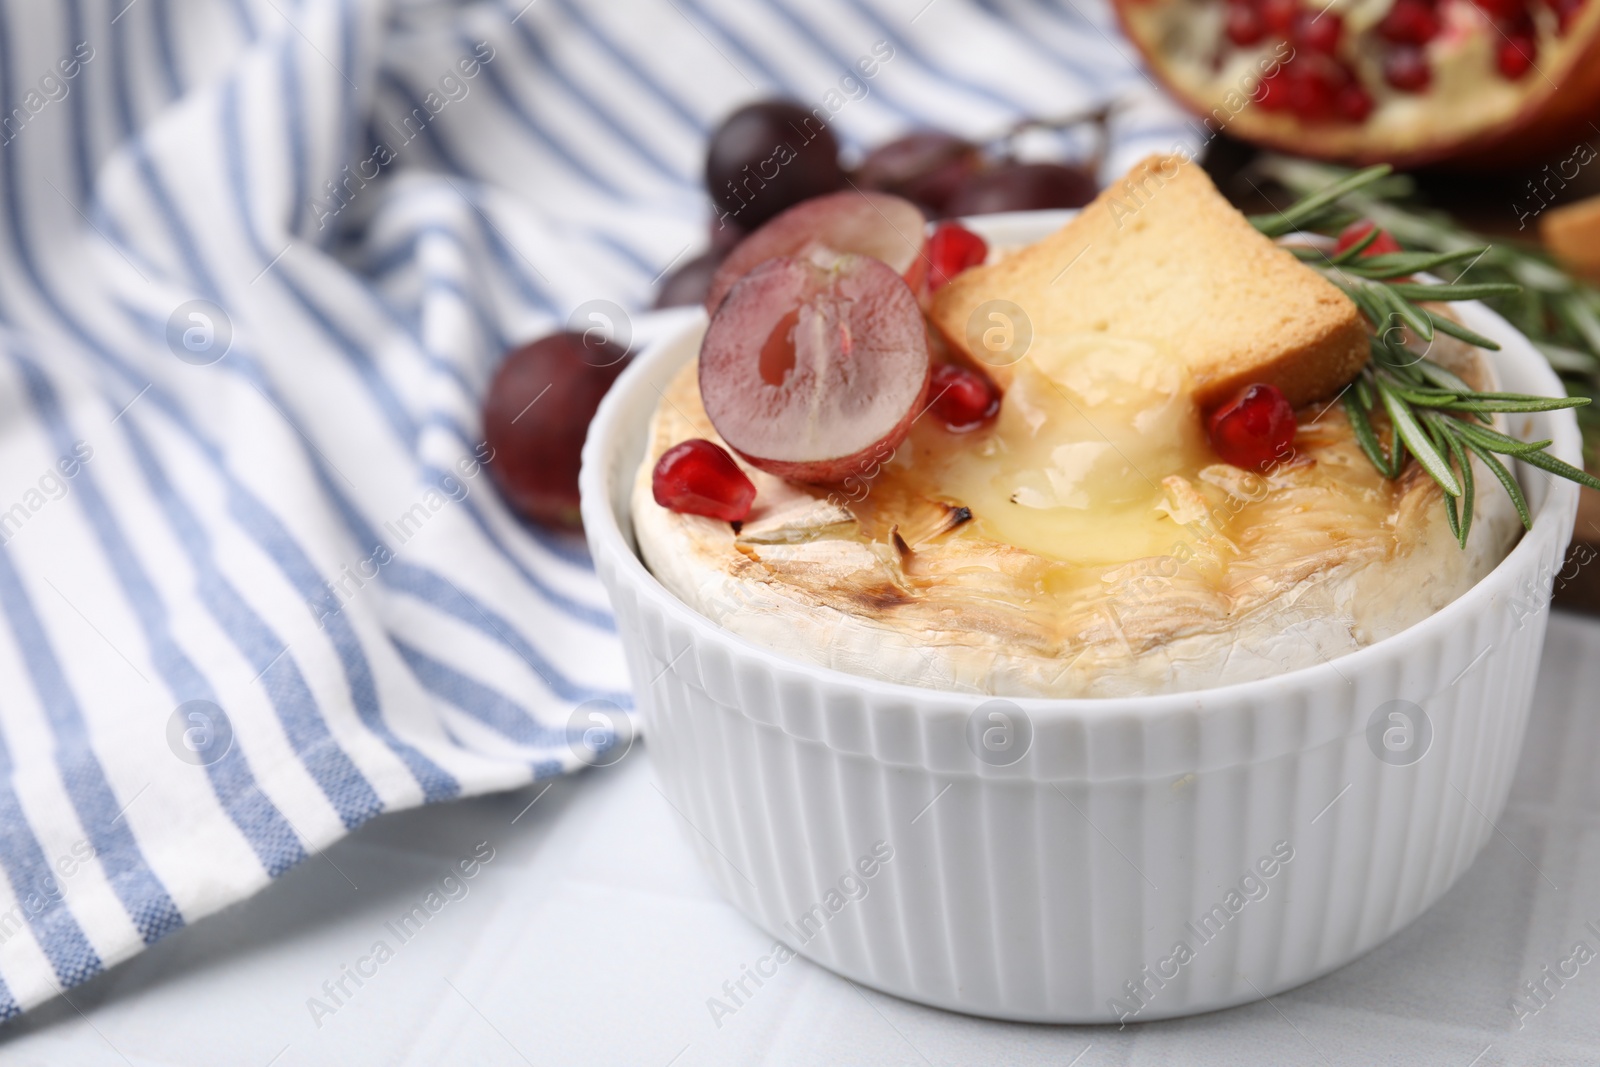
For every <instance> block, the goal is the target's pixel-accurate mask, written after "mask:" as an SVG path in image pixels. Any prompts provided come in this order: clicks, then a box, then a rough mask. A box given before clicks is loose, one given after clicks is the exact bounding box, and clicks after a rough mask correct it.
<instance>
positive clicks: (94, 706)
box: [0, 0, 1194, 1018]
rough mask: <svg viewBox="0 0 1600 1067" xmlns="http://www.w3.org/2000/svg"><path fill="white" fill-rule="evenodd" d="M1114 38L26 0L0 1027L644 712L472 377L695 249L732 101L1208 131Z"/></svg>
mask: <svg viewBox="0 0 1600 1067" xmlns="http://www.w3.org/2000/svg"><path fill="white" fill-rule="evenodd" d="M1114 36H1115V34H1114V30H1113V29H1112V27H1111V23H1110V19H1109V17H1108V15H1107V12H1106V11H1105V9H1104V8H1102V7H1101V6H1099V5H1098V3H1091V2H1087V0H1086V2H1084V3H1079V2H1078V0H1061V2H1060V3H1059V4H1057V3H1053V2H1046V0H991V2H988V3H982V4H975V3H971V2H968V0H934V2H932V3H928V4H923V3H922V0H917V3H915V4H913V3H909V2H902V0H821V2H805V3H802V2H801V0H766V2H763V3H759V4H758V3H752V2H749V0H631V2H627V3H623V2H613V3H606V4H583V3H581V2H580V0H536V2H531V3H527V4H526V5H524V4H523V2H522V0H507V2H504V3H470V4H451V3H443V2H434V3H382V2H379V0H343V2H340V0H300V2H298V3H296V2H293V0H52V2H49V3H41V2H38V0H8V2H5V3H0V70H3V71H4V80H3V85H0V541H3V542H4V547H3V549H0V616H3V622H0V742H3V744H0V1018H9V1017H11V1016H12V1015H15V1014H17V1013H18V1012H19V1011H21V1010H22V1009H23V1008H25V1007H27V1006H30V1005H33V1004H36V1003H38V1002H40V1001H41V1000H43V999H45V998H47V997H49V996H51V995H53V994H54V993H55V992H56V991H58V990H59V989H61V988H62V987H65V986H71V985H73V984H75V983H78V982H81V981H83V980H85V979H87V978H89V977H92V976H93V975H95V974H97V973H99V972H100V971H101V970H103V969H104V968H106V967H107V966H109V965H110V964H112V963H115V962H116V961H118V960H121V959H124V958H126V957H128V956H130V955H132V954H134V953H135V952H137V951H139V950H140V949H141V948H143V947H144V946H145V945H148V944H149V943H151V942H153V941H155V940H157V939H158V938H160V937H162V936H163V935H165V934H167V933H169V932H171V931H173V930H175V929H177V928H179V927H181V926H183V925H185V924H187V923H190V922H193V921H194V920H195V919H197V918H199V917H201V916H203V915H206V914H207V913H209V912H212V911H215V910H217V909H218V908H221V907H222V906H224V905H226V904H229V903H231V902H233V901H236V900H239V899H241V898H243V897H245V896H247V895H249V894H251V893H253V892H255V891H257V890H259V889H261V888H262V887H263V886H264V885H266V884H267V883H268V882H269V881H270V880H271V879H272V878H274V877H277V876H278V875H280V874H282V873H283V872H284V871H286V870H288V869H289V868H290V867H292V866H294V865H295V864H296V863H298V862H300V861H301V860H302V859H304V858H305V857H306V856H307V855H308V854H310V853H312V852H314V851H316V850H318V849H321V848H323V847H324V846H326V845H328V844H329V843H331V842H332V841H334V840H335V839H337V838H339V837H340V836H341V835H343V834H345V833H347V832H348V831H350V830H351V829H353V828H354V827H356V826H357V825H359V824H361V823H362V822H363V821H365V820H366V819H368V818H370V817H371V816H373V815H375V814H378V813H380V812H384V811H393V810H397V809H402V808H407V807H411V806H414V805H417V804H420V803H423V802H426V801H436V800H445V799H449V798H452V797H458V796H463V795H468V794H473V793H481V792H485V791H489V790H496V789H506V788H511V787H515V786H519V785H522V784H525V783H527V782H529V781H530V780H533V779H534V778H536V777H540V776H547V775H553V774H558V773H561V772H564V771H567V770H570V769H572V768H573V767H574V766H575V765H576V759H575V756H574V753H573V751H572V750H571V749H570V748H569V746H568V745H567V744H566V736H567V722H568V719H569V716H571V715H572V714H573V712H574V710H575V709H577V708H578V707H579V706H580V705H584V704H587V703H589V702H593V701H600V702H604V703H602V704H600V705H598V706H599V707H601V708H602V709H604V708H606V707H607V706H610V707H611V709H612V710H613V712H614V713H615V715H617V716H623V717H625V716H626V715H627V714H628V712H627V710H626V709H628V708H630V707H631V701H630V697H629V695H628V685H627V680H626V678H625V676H624V672H623V668H622V662H621V657H620V655H619V651H618V649H617V647H616V642H615V637H614V627H613V625H612V622H611V618H610V614H609V610H608V608H607V606H606V604H605V601H604V597H603V595H602V592H601V590H600V588H599V586H598V584H597V583H596V582H595V580H594V577H593V574H592V572H591V570H590V568H589V566H588V563H587V559H586V556H585V554H584V553H583V551H582V548H581V545H579V544H577V543H575V542H573V541H572V540H571V539H563V538H561V537H557V536H554V535H551V534H548V533H545V532H541V531H538V530H533V529H530V528H528V527H526V526H524V525H523V524H521V523H519V522H518V521H517V520H516V519H515V518H514V517H513V516H512V515H511V514H509V513H508V512H507V510H506V509H505V508H504V506H502V504H501V503H500V502H499V500H498V499H497V498H496V496H495V494H494V492H493V491H492V489H491V487H490V485H489V484H488V476H487V474H485V473H483V472H482V470H481V469H480V467H479V466H478V464H477V457H478V456H479V455H481V454H482V453H481V452H480V451H479V449H480V445H481V441H480V436H479V435H480V429H479V424H478V416H477V411H478V404H479V400H480V396H481V393H482V391H483V389H484V386H485V383H486V381H487V378H488V376H489V374H490V372H491V371H492V369H493V367H494V365H495V363H496V361H497V360H498V358H499V357H500V355H501V353H502V352H504V351H505V350H506V348H507V347H508V346H510V345H511V344H513V343H516V342H520V341H523V340H527V339H530V338H532V337H534V336H537V335H539V334H541V333H544V332H547V331H549V330H551V329H553V328H557V327H559V326H560V325H562V324H563V323H564V322H565V321H566V319H567V317H568V316H569V315H570V314H571V313H572V312H573V310H574V309H575V308H576V307H577V306H578V305H580V304H582V303H584V302H586V301H589V300H595V299H604V300H610V301H614V302H616V303H618V304H621V305H624V306H626V307H629V308H634V309H637V308H639V307H640V306H642V305H643V304H645V303H646V302H647V301H648V299H649V297H650V294H651V288H652V283H653V280H654V279H655V277H656V276H657V275H658V274H660V273H661V272H662V271H663V270H664V269H665V268H667V267H668V266H669V265H671V264H672V263H674V262H677V261H681V260H682V259H684V258H687V257H688V256H690V255H693V254H695V252H696V251H697V250H698V247H699V246H700V244H701V242H702V238H703V235H704V233H705V227H706V224H707V218H708V211H707V206H706V203H705V199H704V194H703V193H702V192H701V190H700V189H699V169H700V161H701V157H702V152H703V144H704V139H705V137H706V135H707V133H708V131H710V130H711V129H713V128H714V126H715V124H716V122H717V121H718V120H719V119H720V117H721V116H722V115H723V114H725V113H726V112H727V111H728V110H730V109H731V108H732V107H734V106H735V105H737V104H739V103H741V102H743V101H744V100H746V99H748V98H751V97H755V96H759V95H765V94H770V93H774V92H780V91H781V92H787V93H790V94H792V95H794V96H796V97H798V98H799V99H801V100H803V101H808V102H812V101H814V102H816V103H817V104H818V105H820V106H825V107H827V108H828V109H829V110H830V111H834V110H837V115H836V116H835V118H834V123H835V126H836V128H837V129H838V131H839V132H840V134H841V136H842V139H843V140H844V142H845V143H846V144H847V145H848V146H850V148H851V149H852V150H854V151H859V149H860V147H861V145H863V144H864V143H868V142H871V141H875V140H878V139H881V138H884V137H887V136H889V135H891V134H893V133H896V132H898V131H899V130H901V129H902V128H905V127H907V126H910V125H913V124H929V125H939V126H944V127H948V128H953V129H956V130H958V131H962V132H967V133H971V134H978V133H991V132H994V131H996V130H1000V129H1003V128H1005V127H1006V126H1008V125H1009V124H1010V123H1011V122H1012V121H1014V120H1015V119H1016V118H1017V117H1018V116H1019V115H1021V114H1024V113H1034V114H1046V115H1049V114H1056V113H1058V112H1063V111H1072V110H1075V109H1078V108H1080V107H1082V106H1084V105H1085V104H1088V103H1091V102H1095V101H1102V100H1105V99H1109V98H1112V97H1116V98H1118V99H1125V100H1127V101H1128V102H1129V106H1128V107H1127V108H1126V109H1125V110H1123V111H1122V112H1120V113H1119V115H1118V118H1117V120H1116V122H1115V124H1114V138H1113V144H1112V151H1111V153H1110V156H1109V158H1108V160H1107V167H1108V168H1111V169H1115V168H1118V167H1121V166H1123V165H1125V164H1126V163H1127V162H1128V161H1130V160H1131V159H1132V158H1134V157H1136V156H1138V155H1141V154H1143V153H1144V152H1146V151H1149V150H1155V149H1170V148H1172V147H1173V146H1174V145H1177V144H1193V143H1194V142H1193V134H1192V133H1191V132H1190V131H1189V128H1188V127H1186V126H1185V125H1184V124H1183V123H1182V122H1181V120H1180V119H1179V118H1178V117H1177V115H1176V114H1175V112H1174V111H1173V110H1172V109H1171V108H1170V107H1168V106H1167V105H1165V104H1163V103H1161V102H1159V100H1157V99H1156V98H1155V95H1154V93H1153V90H1152V89H1151V87H1150V85H1149V84H1148V83H1147V82H1146V80H1145V79H1144V78H1143V76H1142V75H1140V74H1138V73H1137V72H1136V70H1135V69H1134V68H1133V66H1132V65H1131V62H1130V61H1129V60H1128V59H1127V57H1126V52H1127V49H1126V46H1125V45H1120V44H1117V43H1116V42H1115V40H1114ZM878 42H884V43H885V46H886V47H887V48H888V49H889V50H890V51H891V52H892V58H891V59H889V60H887V61H885V62H884V63H883V64H882V66H881V69H880V70H879V71H878V72H877V73H876V74H875V75H874V77H873V78H872V79H870V81H869V82H849V81H845V80H844V79H845V77H846V75H847V74H848V73H849V71H850V70H851V67H852V65H853V63H854V61H855V59H856V58H857V57H858V56H860V55H863V54H866V53H867V52H868V51H870V50H872V49H873V48H874V46H875V44H876V43H878ZM841 85H842V86H844V88H845V91H846V92H848V93H850V94H851V95H845V93H841V92H840V91H839V87H840V86H841ZM830 94H832V95H830ZM852 96H853V98H852ZM835 103H837V107H835ZM380 171H381V173H380ZM635 325H636V330H635V332H636V334H637V335H638V336H640V337H642V336H644V335H645V334H646V333H647V332H648V322H647V321H645V320H643V319H640V320H639V321H638V322H636V324H635ZM180 357H181V358H180ZM585 724H586V725H587V720H586V721H585Z"/></svg>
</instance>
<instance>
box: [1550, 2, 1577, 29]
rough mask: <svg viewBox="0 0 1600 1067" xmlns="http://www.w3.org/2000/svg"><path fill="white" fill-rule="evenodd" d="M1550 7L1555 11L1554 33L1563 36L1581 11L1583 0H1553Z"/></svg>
mask: <svg viewBox="0 0 1600 1067" xmlns="http://www.w3.org/2000/svg"><path fill="white" fill-rule="evenodd" d="M1551 7H1552V8H1553V10H1554V11H1555V13H1556V33H1557V34H1559V35H1561V36H1563V37H1565V36H1566V34H1567V31H1568V30H1570V29H1571V28H1572V24H1573V23H1574V22H1575V21H1577V18H1578V15H1579V13H1581V12H1582V11H1583V0H1555V2H1554V3H1553V4H1552V5H1551Z"/></svg>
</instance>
